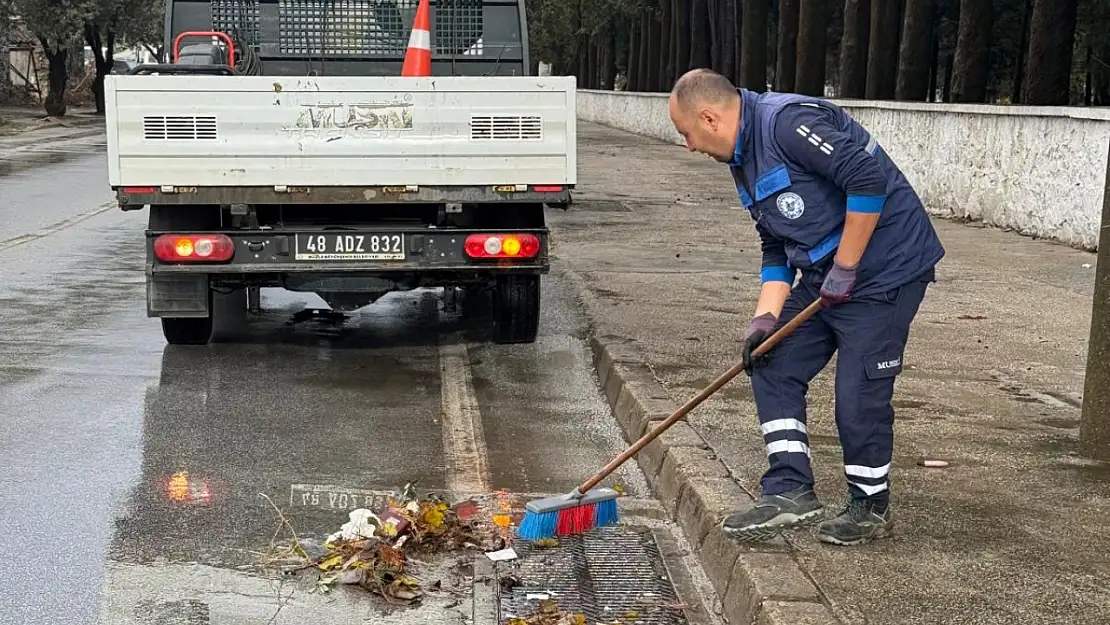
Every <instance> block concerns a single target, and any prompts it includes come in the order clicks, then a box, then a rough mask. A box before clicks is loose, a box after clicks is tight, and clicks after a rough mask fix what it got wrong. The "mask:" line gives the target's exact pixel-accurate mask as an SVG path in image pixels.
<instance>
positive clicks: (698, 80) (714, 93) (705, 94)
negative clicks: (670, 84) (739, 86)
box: [671, 69, 740, 111]
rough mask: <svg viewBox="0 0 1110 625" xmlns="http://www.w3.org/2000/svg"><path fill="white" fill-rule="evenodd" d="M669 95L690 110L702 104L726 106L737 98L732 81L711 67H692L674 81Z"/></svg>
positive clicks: (738, 95)
mask: <svg viewBox="0 0 1110 625" xmlns="http://www.w3.org/2000/svg"><path fill="white" fill-rule="evenodd" d="M671 95H672V96H673V97H674V99H675V102H676V103H677V104H678V105H679V107H681V108H683V109H685V110H687V111H690V110H694V109H696V108H697V107H699V106H702V105H706V104H708V105H711V106H717V107H727V106H729V105H730V104H732V103H734V102H735V101H736V100H738V99H739V97H740V94H738V93H737V92H736V86H735V85H733V84H732V81H731V80H729V79H728V78H725V77H724V76H723V75H721V74H718V73H717V72H715V71H713V70H711V69H692V70H690V71H688V72H686V73H685V74H683V75H682V76H680V77H679V79H678V80H677V81H676V82H675V84H674V88H673V89H671Z"/></svg>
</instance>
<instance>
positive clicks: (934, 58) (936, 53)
mask: <svg viewBox="0 0 1110 625" xmlns="http://www.w3.org/2000/svg"><path fill="white" fill-rule="evenodd" d="M930 47H931V49H930V50H929V90H928V95H927V96H926V97H925V101H926V102H934V101H936V99H937V79H938V77H939V75H940V38H939V37H936V36H934V37H933V42H932V44H931V46H930Z"/></svg>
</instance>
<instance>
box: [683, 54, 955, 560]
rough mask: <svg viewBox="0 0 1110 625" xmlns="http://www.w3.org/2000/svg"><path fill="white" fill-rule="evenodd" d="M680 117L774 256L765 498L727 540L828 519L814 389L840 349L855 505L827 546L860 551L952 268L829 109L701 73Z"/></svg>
mask: <svg viewBox="0 0 1110 625" xmlns="http://www.w3.org/2000/svg"><path fill="white" fill-rule="evenodd" d="M670 116H671V121H672V122H673V123H674V126H675V129H676V130H677V131H678V132H679V133H680V134H681V135H682V136H683V137H684V138H685V139H686V144H687V146H688V148H689V149H690V150H691V151H698V152H702V153H705V154H708V155H710V156H711V157H713V158H715V159H717V160H718V161H720V162H722V163H727V164H728V166H729V168H730V170H731V172H732V176H733V178H734V179H735V181H736V189H737V192H738V194H739V196H740V201H741V202H742V203H743V205H744V206H745V207H746V208H747V209H748V211H749V212H750V213H751V216H752V219H754V220H755V228H756V231H757V232H758V233H759V237H760V240H761V242H762V249H763V262H762V271H761V281H762V288H761V291H760V296H759V301H758V302H757V304H756V308H755V313H754V315H753V318H752V319H751V321H750V323H749V325H748V329H747V332H746V334H745V338H744V345H743V359H744V364H745V370H746V372H747V373H748V375H749V376H751V383H752V392H753V394H754V396H755V403H756V409H757V411H758V413H759V423H760V426H761V429H762V432H763V438H764V443H765V444H766V449H767V456H768V462H769V465H770V467H769V469H768V470H767V472H766V473H765V474H764V475H763V479H762V482H761V487H762V495H761V497H760V499H759V500H758V501H757V502H756V503H755V505H754V506H753V507H751V508H750V509H748V510H746V511H742V512H738V513H736V514H734V515H732V516H730V517H728V518H727V519H726V520H725V522H724V529H725V530H726V531H727V532H729V533H730V534H732V535H733V536H735V537H737V538H739V539H742V540H759V539H766V538H770V537H773V536H775V535H776V534H778V533H779V532H781V531H782V530H785V529H789V528H792V527H800V526H804V525H811V524H815V523H817V522H818V521H820V520H821V519H822V518H823V516H824V515H823V511H822V504H821V502H820V501H819V499H818V498H817V496H816V495H815V494H814V492H813V473H812V471H811V469H810V453H809V439H808V435H807V429H806V391H807V390H808V386H809V382H810V381H811V380H812V379H813V378H814V377H815V376H816V375H817V374H818V373H819V372H820V371H821V369H823V368H824V367H825V365H826V364H828V362H829V361H830V359H831V358H832V356H833V353H834V352H836V353H837V365H836V380H835V391H836V410H835V413H836V414H835V416H836V425H837V429H838V430H839V434H840V443H841V447H842V450H843V459H844V475H845V477H846V480H847V482H848V491H849V497H850V498H849V504H848V505H847V506H846V507H845V508H844V509H843V511H841V512H840V514H839V515H838V516H836V517H835V518H832V519H830V520H827V521H825V522H824V523H822V524H821V526H820V528H819V530H818V538H819V539H821V540H823V541H825V542H829V543H833V544H839V545H856V544H861V543H864V542H866V541H868V540H871V539H873V538H879V537H882V536H886V535H888V534H889V533H890V530H891V527H892V518H891V513H890V477H889V475H890V468H891V456H892V447H893V438H894V410H893V408H892V406H891V397H892V395H893V392H894V380H895V377H896V376H897V375H898V374H899V373H900V372H901V371H902V355H903V351H904V348H905V345H906V340H907V337H908V334H909V328H910V324H911V323H912V321H913V319H914V316H915V315H916V314H917V310H918V306H919V305H920V304H921V301H922V298H923V297H924V296H925V290H926V287H927V286H928V284H929V283H930V282H932V281H934V267H935V265H936V264H937V263H938V262H939V261H940V259H941V258H942V257H943V256H944V248H943V247H942V246H941V243H940V240H939V239H938V238H937V234H936V232H935V230H934V229H933V227H932V224H931V223H930V221H929V218H928V215H927V214H926V212H925V209H924V207H923V205H922V202H921V200H920V199H919V198H918V196H917V194H916V193H915V192H914V190H913V188H912V187H911V186H910V184H909V182H908V181H907V180H906V178H905V177H904V176H903V175H902V173H901V171H899V169H898V167H897V165H895V163H894V162H893V161H892V160H891V159H890V157H889V156H888V155H887V154H886V153H885V152H884V151H883V148H882V146H880V145H879V144H878V143H877V142H876V140H875V139H874V138H873V137H872V136H871V135H870V133H869V132H868V131H867V130H866V129H864V128H863V127H862V126H860V124H859V123H857V122H856V121H855V120H853V119H852V118H851V117H850V116H849V115H848V114H847V113H846V112H845V111H844V110H843V109H841V108H839V107H837V106H836V105H834V104H832V103H830V102H828V101H825V100H821V99H818V98H813V97H808V96H802V95H796V94H784V93H755V92H752V91H749V90H746V89H737V88H736V87H735V86H734V85H733V84H732V83H731V82H730V81H729V80H728V79H727V78H725V77H724V76H721V75H720V74H717V73H715V72H712V71H709V70H704V69H698V70H692V71H690V72H688V73H687V74H685V75H684V76H683V77H682V78H680V79H679V80H678V81H677V82H676V84H675V86H674V89H673V90H672V92H671V97H670ZM799 274H800V275H799ZM795 280H797V284H795ZM817 298H822V299H823V300H824V304H825V305H824V308H823V309H822V310H821V311H820V312H818V313H817V315H815V316H814V317H813V318H812V319H810V320H809V321H807V322H806V323H804V324H802V325H801V326H800V327H799V328H798V329H797V330H795V331H794V333H793V334H791V335H790V336H789V337H787V338H786V339H785V340H784V341H783V342H781V343H779V344H778V345H777V346H775V348H774V349H772V350H771V352H770V353H769V354H767V355H766V356H764V357H762V358H758V359H755V360H754V361H753V359H752V357H751V352H752V350H753V349H755V347H756V346H758V345H759V344H760V343H761V342H762V341H763V340H765V339H766V338H767V337H768V336H770V335H771V334H772V333H773V332H774V331H775V330H776V329H777V328H778V327H780V326H781V325H782V324H784V323H786V322H787V321H789V320H790V319H791V318H792V317H793V316H794V315H795V314H797V313H798V312H800V311H801V310H802V309H803V308H805V307H806V306H807V305H809V304H811V303H812V302H813V301H815V300H816V299H817Z"/></svg>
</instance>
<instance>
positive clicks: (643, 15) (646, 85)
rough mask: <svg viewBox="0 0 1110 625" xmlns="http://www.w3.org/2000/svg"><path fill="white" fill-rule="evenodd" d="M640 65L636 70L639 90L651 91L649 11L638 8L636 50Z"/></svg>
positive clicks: (652, 72)
mask: <svg viewBox="0 0 1110 625" xmlns="http://www.w3.org/2000/svg"><path fill="white" fill-rule="evenodd" d="M637 56H638V57H639V63H640V67H639V69H637V70H636V75H637V76H639V84H640V91H651V83H652V80H651V76H652V74H654V73H655V72H654V71H653V70H654V69H655V68H653V67H652V66H651V11H650V10H649V9H640V50H639V51H638V52H637Z"/></svg>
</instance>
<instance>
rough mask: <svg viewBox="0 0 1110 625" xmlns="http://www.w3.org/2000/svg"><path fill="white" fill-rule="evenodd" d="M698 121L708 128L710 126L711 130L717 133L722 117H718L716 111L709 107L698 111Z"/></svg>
mask: <svg viewBox="0 0 1110 625" xmlns="http://www.w3.org/2000/svg"><path fill="white" fill-rule="evenodd" d="M698 119H700V120H701V121H702V123H704V124H705V125H706V126H709V129H710V130H712V131H713V132H716V131H717V129H718V128H720V126H721V118H720V116H719V115H717V112H716V111H714V110H713V109H711V108H708V107H702V108H701V110H699V111H698Z"/></svg>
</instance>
